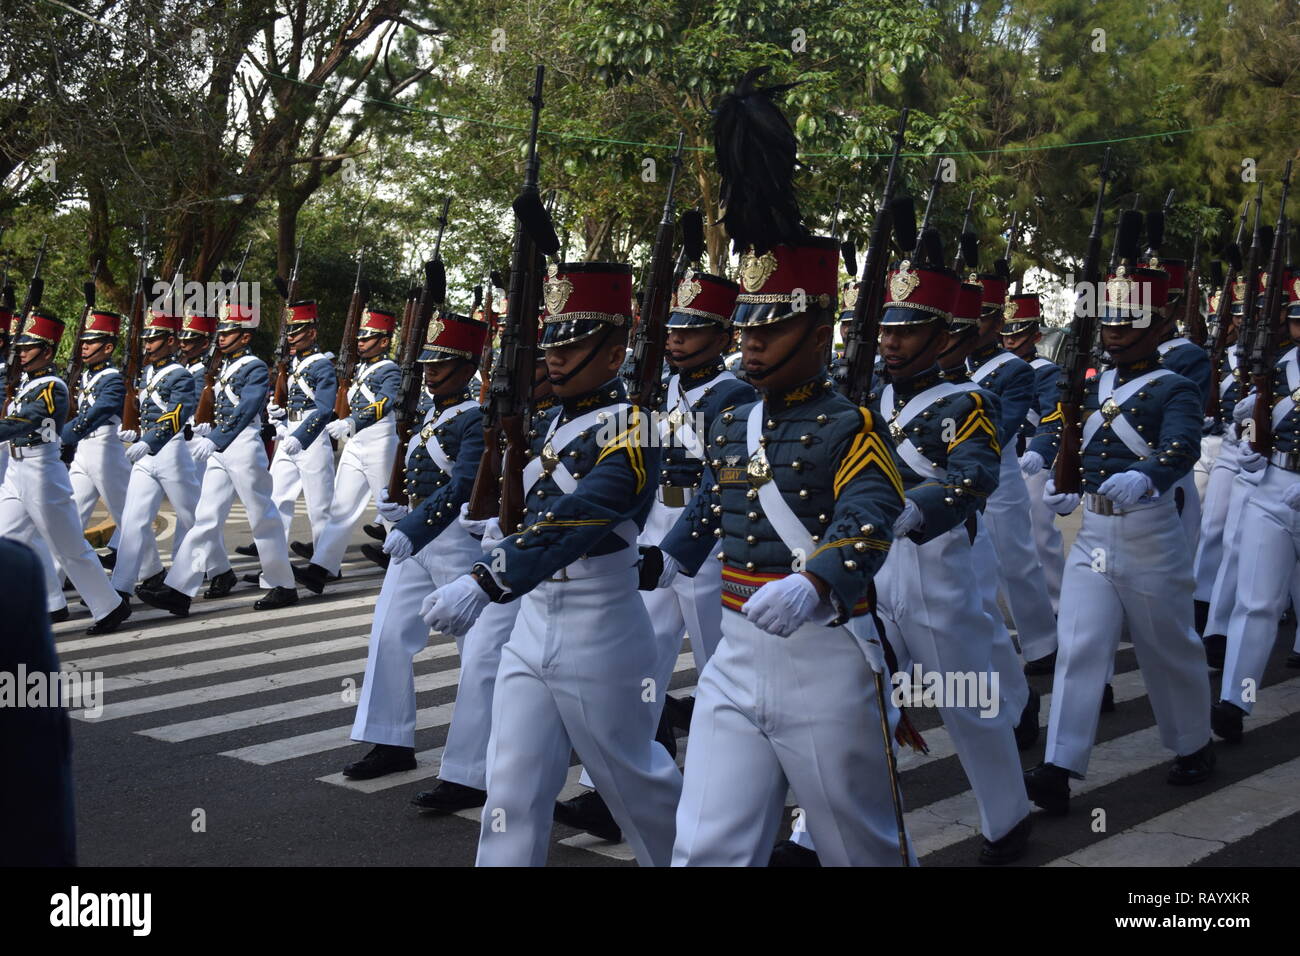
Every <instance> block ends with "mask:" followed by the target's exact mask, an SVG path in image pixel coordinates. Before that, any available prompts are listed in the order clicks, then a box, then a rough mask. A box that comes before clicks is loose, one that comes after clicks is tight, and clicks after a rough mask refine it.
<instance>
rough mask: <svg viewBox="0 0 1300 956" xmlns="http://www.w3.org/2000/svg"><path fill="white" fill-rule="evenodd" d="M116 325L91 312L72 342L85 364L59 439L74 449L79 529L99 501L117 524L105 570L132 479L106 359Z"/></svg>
mask: <svg viewBox="0 0 1300 956" xmlns="http://www.w3.org/2000/svg"><path fill="white" fill-rule="evenodd" d="M121 323H122V316H121V315H119V314H118V313H116V312H110V311H108V310H106V309H92V310H91V311H90V315H89V316H88V317H87V318H86V327H85V329H84V330H83V331H82V333H81V340H80V341H79V342H78V343H77V347H78V348H80V349H81V360H82V362H83V363H84V367H83V369H82V372H81V381H80V382H78V389H79V391H78V396H77V398H78V407H77V414H76V415H75V416H73V417H72V418H71V419H69V420H68V421H67V422H66V423H65V424H64V426H63V431H62V433H61V435H60V437H61V438H62V439H63V444H64V445H65V446H68V447H72V448H75V452H74V454H73V458H72V464H71V466H70V467H69V468H68V480H69V481H71V482H72V499H73V501H74V502H75V503H76V505H77V511H78V513H79V514H80V515H81V526H82V527H83V528H84V527H86V526H87V525H89V524H90V518H91V515H93V514H94V512H95V505H96V504H97V503H98V502H99V499H100V498H103V499H104V505H105V506H106V507H107V508H108V513H109V515H110V516H111V517H112V519H113V521H114V522H115V523H116V524H117V529H116V530H115V531H114V532H113V539H112V540H111V541H110V542H109V555H108V557H107V558H106V559H105V560H104V564H105V566H106V567H112V565H113V562H114V560H116V555H117V548H118V541H119V540H120V539H121V536H122V506H123V504H124V503H125V502H126V486H127V482H129V481H130V480H131V463H130V462H129V461H127V459H126V453H125V452H124V451H123V449H122V443H121V442H120V441H118V440H117V430H118V426H119V425H121V424H122V403H123V402H124V400H125V399H126V388H127V386H126V381H125V379H123V377H122V373H121V372H120V371H119V370H118V369H117V368H115V367H114V366H113V365H112V363H111V361H110V359H112V357H113V350H114V349H115V348H116V347H117V336H118V332H119V330H120V328H121ZM150 547H152V546H150ZM155 551H156V548H155ZM128 593H130V592H129V591H128Z"/></svg>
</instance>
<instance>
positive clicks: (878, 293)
mask: <svg viewBox="0 0 1300 956" xmlns="http://www.w3.org/2000/svg"><path fill="white" fill-rule="evenodd" d="M907 113H908V109H907V107H903V109H902V111H901V112H900V113H899V117H898V130H897V131H896V132H895V133H894V137H893V139H894V151H893V153H892V154H891V155H890V157H889V169H888V171H887V172H886V173H885V190H884V192H882V193H881V194H880V204H879V205H878V206H877V207H876V219H875V221H874V222H873V223H872V224H871V244H870V245H869V246H867V255H866V261H865V262H864V263H863V266H862V279H861V282H860V283H859V289H858V300H857V302H855V303H854V304H853V319H852V321H851V322H850V324H849V331H848V335H847V336H845V339H844V364H845V366H846V367H847V371H846V374H845V394H846V395H848V397H849V400H850V401H852V402H853V404H854V405H866V404H867V395H868V394H869V393H870V392H871V379H872V376H873V375H874V374H875V370H876V346H877V339H878V338H879V330H880V311H881V308H882V307H883V306H884V303H885V280H886V278H887V277H888V275H887V273H888V269H889V235H890V228H891V225H890V224H891V221H892V218H893V217H892V215H891V212H890V204H891V203H892V202H893V201H894V186H895V185H896V177H897V173H898V154H899V153H900V152H902V149H903V138H904V136H905V135H906V133H907Z"/></svg>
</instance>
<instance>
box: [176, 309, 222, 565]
mask: <svg viewBox="0 0 1300 956" xmlns="http://www.w3.org/2000/svg"><path fill="white" fill-rule="evenodd" d="M216 330H217V319H216V316H212V315H204V314H203V313H201V312H195V311H194V310H192V309H186V310H185V316H184V318H183V319H182V321H181V334H180V361H181V363H182V364H183V365H184V366H185V368H186V370H187V371H188V372H189V373H190V377H191V378H193V379H194V394H195V395H196V396H197V395H202V394H203V386H204V385H205V384H206V382H207V372H208V359H207V354H208V348H209V346H210V345H211V343H212V336H213V335H214V334H215V333H216ZM189 424H190V426H191V427H190V431H189V432H188V435H187V437H186V443H187V444H188V443H192V442H193V441H194V439H196V438H203V437H206V436H207V434H208V433H209V432H210V431H212V426H211V425H210V424H203V425H196V424H194V421H193V416H192V415H191V420H190V423H189ZM190 457H191V459H192V460H193V461H194V481H195V488H194V491H195V493H196V494H197V493H198V489H199V487H200V486H201V485H202V484H203V472H204V470H205V469H206V468H207V467H208V462H207V459H204V460H203V461H199V460H197V459H194V457H193V455H191V456H190ZM224 550H225V548H224V547H223V548H222V551H223V552H224Z"/></svg>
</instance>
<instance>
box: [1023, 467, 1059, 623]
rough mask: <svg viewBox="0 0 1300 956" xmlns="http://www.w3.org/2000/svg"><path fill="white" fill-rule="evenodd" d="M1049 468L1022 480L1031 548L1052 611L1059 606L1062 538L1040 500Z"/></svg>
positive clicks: (1051, 512) (1051, 516)
mask: <svg viewBox="0 0 1300 956" xmlns="http://www.w3.org/2000/svg"><path fill="white" fill-rule="evenodd" d="M1051 476H1052V474H1051V470H1050V469H1048V468H1044V469H1042V470H1041V471H1039V472H1038V473H1037V474H1035V475H1031V476H1030V477H1028V478H1026V479H1025V490H1026V491H1027V492H1028V494H1029V523H1030V525H1032V527H1033V529H1034V549H1035V550H1036V551H1037V552H1038V563H1039V564H1040V565H1042V568H1043V580H1044V582H1045V583H1046V584H1047V597H1048V599H1049V600H1050V601H1051V602H1052V612H1053V613H1056V612H1057V611H1059V610H1060V609H1061V578H1062V577H1064V576H1065V541H1064V539H1062V537H1061V529H1060V528H1058V527H1057V526H1056V512H1054V511H1053V510H1052V509H1051V508H1049V507H1047V505H1046V504H1045V503H1044V502H1043V492H1044V490H1045V489H1046V488H1047V479H1048V478H1050V477H1051Z"/></svg>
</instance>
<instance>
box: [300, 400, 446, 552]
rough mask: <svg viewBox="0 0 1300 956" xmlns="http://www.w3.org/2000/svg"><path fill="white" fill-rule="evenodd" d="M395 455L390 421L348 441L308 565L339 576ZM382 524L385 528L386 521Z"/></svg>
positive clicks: (393, 428)
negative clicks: (358, 527) (359, 523)
mask: <svg viewBox="0 0 1300 956" xmlns="http://www.w3.org/2000/svg"><path fill="white" fill-rule="evenodd" d="M317 440H318V441H319V439H317ZM396 454H397V426H396V425H394V424H393V419H392V418H384V419H382V420H381V421H378V422H376V423H375V424H373V425H371V426H370V427H369V428H363V429H362V430H361V431H359V432H357V433H356V434H355V435H353V436H352V437H351V438H349V439H348V441H347V444H346V445H344V446H343V454H342V455H341V456H340V457H339V467H338V471H337V472H336V473H335V475H334V493H333V497H332V500H331V501H330V513H329V520H328V521H327V522H325V527H324V528H322V529H321V531H320V533H319V534H318V535H317V536H316V549H315V551H314V552H313V554H312V559H311V562H312V564H315V565H319V566H320V567H322V568H324V569H325V570H326V571H328V572H329V573H330V574H338V573H339V567H340V565H341V564H342V563H343V552H344V551H346V550H347V548H348V539H350V538H351V537H352V529H353V528H354V527H355V526H356V523H357V521H358V520H360V518H361V515H362V514H363V513H365V510H366V505H367V504H368V503H369V502H370V501H372V500H373V501H374V503H375V504H376V506H377V505H378V504H379V498H380V496H381V495H383V494H384V493H385V492H386V491H387V490H388V479H389V477H390V476H391V473H392V470H393V457H394V456H395V455H396ZM384 524H385V527H387V522H385V523H384ZM466 570H468V568H466Z"/></svg>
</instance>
